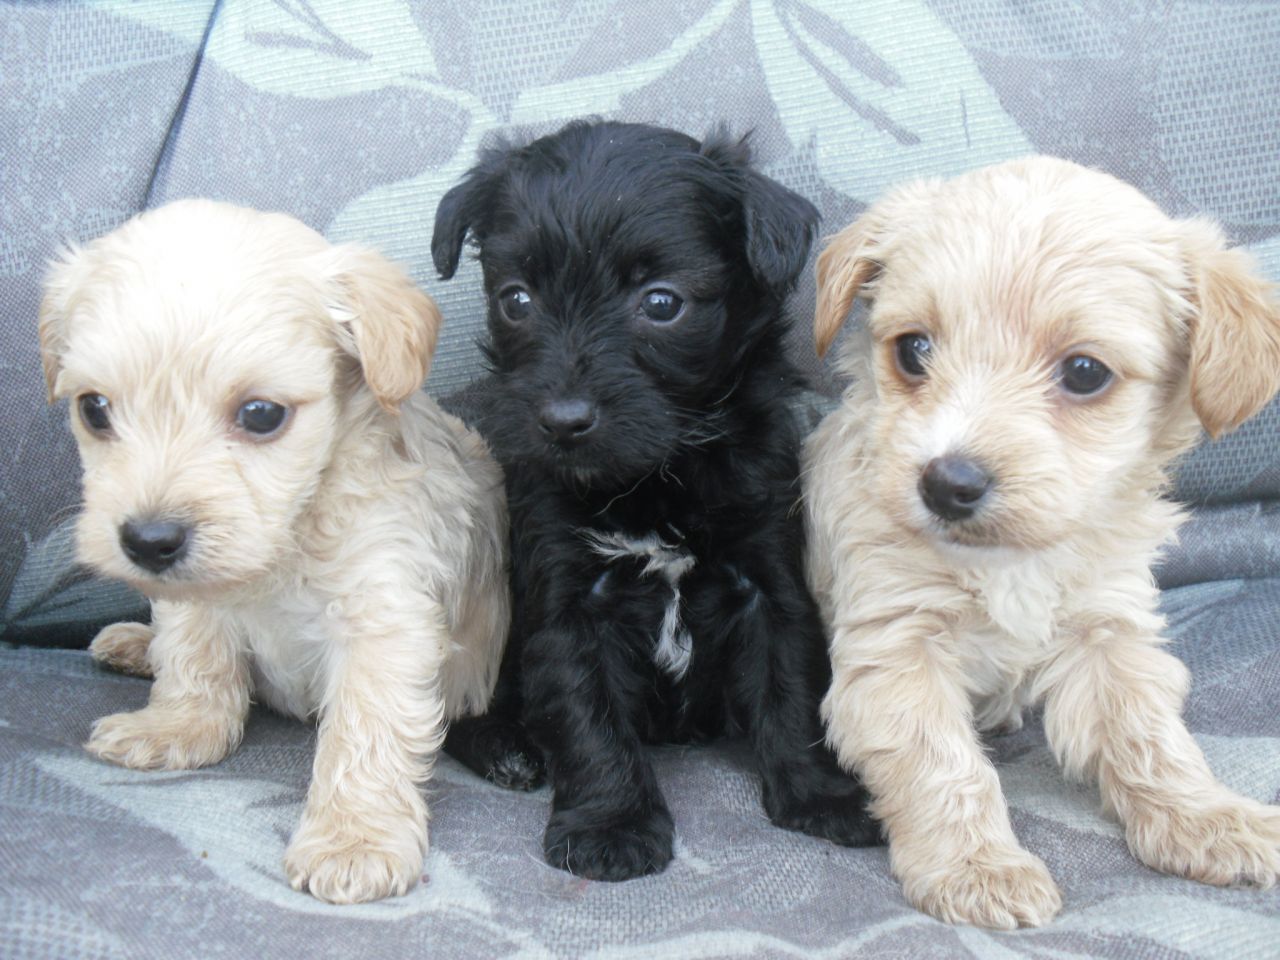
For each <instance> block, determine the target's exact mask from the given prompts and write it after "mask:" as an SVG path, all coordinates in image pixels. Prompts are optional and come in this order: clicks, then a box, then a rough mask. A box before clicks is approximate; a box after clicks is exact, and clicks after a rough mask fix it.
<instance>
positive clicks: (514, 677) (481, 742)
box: [444, 631, 546, 790]
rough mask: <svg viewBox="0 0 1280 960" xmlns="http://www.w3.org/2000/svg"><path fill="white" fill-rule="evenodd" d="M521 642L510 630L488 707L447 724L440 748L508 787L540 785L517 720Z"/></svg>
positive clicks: (535, 759) (531, 748) (538, 765)
mask: <svg viewBox="0 0 1280 960" xmlns="http://www.w3.org/2000/svg"><path fill="white" fill-rule="evenodd" d="M522 648H523V645H522V644H521V643H520V642H519V637H518V636H516V635H515V632H514V631H512V635H511V637H510V638H509V639H508V641H507V647H506V650H505V651H504V653H503V657H502V668H501V669H500V670H499V672H498V682H497V685H496V686H495V687H494V690H493V699H492V700H491V701H490V702H489V709H488V710H486V711H485V713H484V714H483V715H482V716H479V717H459V718H458V719H457V720H454V721H453V722H452V723H451V724H449V733H448V735H447V736H446V738H445V741H444V749H445V752H446V753H448V754H449V756H451V757H453V758H454V759H455V760H457V761H459V762H460V763H463V764H465V765H466V766H467V767H468V768H470V769H471V770H473V771H474V772H475V773H478V774H479V775H480V776H482V777H484V778H485V779H486V780H488V781H490V782H492V783H496V784H497V785H498V786H500V787H506V788H508V789H510V790H533V789H535V788H537V787H540V786H542V782H543V780H544V778H545V775H546V768H545V765H544V763H543V759H542V751H541V750H539V749H538V748H537V746H535V745H534V743H533V741H532V740H531V739H530V737H529V735H528V733H526V732H525V728H524V724H523V723H522V722H521V720H520V715H521V707H522V703H521V697H520V658H521V651H522Z"/></svg>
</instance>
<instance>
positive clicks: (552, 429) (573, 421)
mask: <svg viewBox="0 0 1280 960" xmlns="http://www.w3.org/2000/svg"><path fill="white" fill-rule="evenodd" d="M538 425H539V426H541V427H542V432H543V433H545V434H547V435H548V436H549V437H551V438H552V439H553V440H555V442H556V443H558V444H560V445H561V446H565V447H570V446H573V445H575V444H578V443H581V442H582V441H583V440H584V439H586V436H587V434H589V433H590V432H591V431H592V430H594V429H595V428H596V408H595V406H594V405H593V404H590V403H588V402H587V401H586V400H579V399H573V400H548V401H547V402H546V403H545V404H544V405H543V407H542V410H541V412H540V413H539V414H538Z"/></svg>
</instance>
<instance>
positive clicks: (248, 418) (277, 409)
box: [236, 400, 289, 437]
mask: <svg viewBox="0 0 1280 960" xmlns="http://www.w3.org/2000/svg"><path fill="white" fill-rule="evenodd" d="M288 414H289V408H288V407H286V406H283V405H282V404H279V403H272V402H271V401H270V400H248V401H246V402H245V403H243V404H241V405H240V409H239V410H237V411H236V425H237V426H239V427H240V428H241V429H242V430H244V431H245V432H246V433H252V434H255V435H257V436H259V437H266V436H269V435H271V434H273V433H275V432H276V431H277V430H279V429H280V426H281V424H283V423H284V421H285V418H286V417H287V416H288Z"/></svg>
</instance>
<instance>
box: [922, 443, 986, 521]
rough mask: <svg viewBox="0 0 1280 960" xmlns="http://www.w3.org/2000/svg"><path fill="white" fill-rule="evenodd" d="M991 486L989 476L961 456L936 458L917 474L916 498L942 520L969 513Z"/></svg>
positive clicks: (958, 517) (966, 515) (960, 516)
mask: <svg viewBox="0 0 1280 960" xmlns="http://www.w3.org/2000/svg"><path fill="white" fill-rule="evenodd" d="M990 489H991V477H990V476H989V475H988V474H987V472H986V471H985V470H983V469H982V467H980V466H978V465H977V464H976V463H974V462H973V461H972V460H968V459H966V458H964V457H951V456H947V457H937V458H936V459H934V460H930V461H929V463H928V465H927V466H925V468H924V472H923V473H922V474H920V499H921V500H923V501H924V505H925V506H926V507H928V508H929V509H930V510H931V511H932V512H933V513H934V514H936V515H937V516H939V517H941V518H942V519H943V520H964V519H966V518H967V517H971V516H973V513H974V511H975V510H977V509H978V505H979V504H980V503H981V502H982V498H983V497H984V496H986V494H987V491H988V490H990Z"/></svg>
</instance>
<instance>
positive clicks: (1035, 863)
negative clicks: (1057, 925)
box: [902, 846, 1062, 930]
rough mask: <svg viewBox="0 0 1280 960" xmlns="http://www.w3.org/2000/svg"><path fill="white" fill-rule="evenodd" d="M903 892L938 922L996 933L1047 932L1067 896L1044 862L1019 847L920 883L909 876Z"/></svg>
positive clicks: (987, 853) (971, 858)
mask: <svg viewBox="0 0 1280 960" xmlns="http://www.w3.org/2000/svg"><path fill="white" fill-rule="evenodd" d="M903 873H904V874H906V871H905V870H904V871H903ZM902 889H903V893H905V894H906V897H907V899H908V900H910V901H911V903H913V904H914V905H915V906H916V907H917V908H918V909H920V910H923V911H924V912H925V913H928V914H930V915H932V916H935V917H937V918H938V919H939V920H943V921H945V922H947V923H970V924H973V925H974V926H978V927H990V928H993V929H997V930H1014V929H1016V928H1018V927H1039V926H1043V925H1044V924H1046V923H1048V922H1049V921H1050V920H1052V919H1053V918H1054V916H1055V915H1056V914H1057V913H1058V911H1059V910H1061V909H1062V894H1061V893H1059V892H1058V887H1057V884H1055V883H1054V882H1053V877H1052V876H1050V874H1049V870H1048V868H1047V867H1045V865H1044V863H1043V861H1041V860H1040V858H1039V857H1035V856H1032V855H1031V854H1030V853H1028V852H1027V851H1025V850H1023V849H1022V848H1021V847H1016V846H1009V847H1005V846H999V847H987V848H984V849H980V850H978V851H975V852H973V853H966V854H962V855H961V857H960V858H959V861H958V863H955V864H953V865H950V866H948V867H946V868H943V869H938V868H934V869H933V870H931V871H930V872H929V873H928V874H927V875H926V876H923V877H920V878H912V877H911V876H910V875H905V876H904V878H903V885H902Z"/></svg>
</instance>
